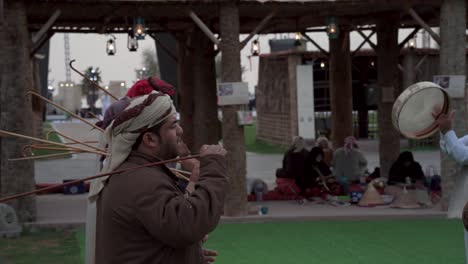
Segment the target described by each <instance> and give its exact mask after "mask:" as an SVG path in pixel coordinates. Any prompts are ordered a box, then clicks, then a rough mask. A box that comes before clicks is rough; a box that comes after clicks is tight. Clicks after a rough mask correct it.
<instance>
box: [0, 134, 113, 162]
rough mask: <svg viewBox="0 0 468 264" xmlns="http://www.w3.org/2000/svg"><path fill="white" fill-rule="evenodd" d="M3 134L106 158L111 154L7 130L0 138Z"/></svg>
mask: <svg viewBox="0 0 468 264" xmlns="http://www.w3.org/2000/svg"><path fill="white" fill-rule="evenodd" d="M2 134H4V135H8V136H14V137H19V138H25V139H30V140H34V141H38V142H43V143H49V144H53V145H56V146H62V147H66V148H71V149H74V150H78V151H84V152H92V153H95V154H99V155H106V156H107V155H109V154H107V153H105V152H101V151H93V150H89V149H84V148H80V147H72V146H67V145H65V144H62V143H58V142H53V141H49V140H45V139H40V138H35V137H30V136H25V135H21V134H16V133H13V132H8V131H5V130H0V136H2Z"/></svg>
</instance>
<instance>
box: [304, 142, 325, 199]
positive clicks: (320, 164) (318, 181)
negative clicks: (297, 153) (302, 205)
mask: <svg viewBox="0 0 468 264" xmlns="http://www.w3.org/2000/svg"><path fill="white" fill-rule="evenodd" d="M323 157H324V153H323V150H322V149H321V148H319V147H314V148H312V150H311V151H310V153H309V155H307V157H306V159H305V164H304V174H302V175H300V176H299V177H297V178H296V185H297V186H298V187H299V189H300V190H301V191H300V195H301V196H302V197H304V198H307V196H308V195H307V189H312V188H315V189H317V190H321V191H324V190H323V189H322V188H327V187H326V182H327V178H328V177H329V176H331V171H330V168H329V167H328V165H327V164H326V163H325V162H324V161H323ZM319 194H320V191H319V193H315V194H314V195H319Z"/></svg>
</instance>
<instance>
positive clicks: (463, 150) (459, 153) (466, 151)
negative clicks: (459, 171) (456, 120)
mask: <svg viewBox="0 0 468 264" xmlns="http://www.w3.org/2000/svg"><path fill="white" fill-rule="evenodd" d="M443 138H444V141H445V148H446V150H447V153H449V154H450V155H451V156H452V158H453V159H454V160H455V161H456V162H457V163H459V164H461V165H467V164H468V146H466V145H465V144H463V142H462V141H460V140H458V138H457V136H456V135H455V132H454V131H453V130H450V131H449V132H447V133H445V135H444V136H443ZM464 138H465V137H464Z"/></svg>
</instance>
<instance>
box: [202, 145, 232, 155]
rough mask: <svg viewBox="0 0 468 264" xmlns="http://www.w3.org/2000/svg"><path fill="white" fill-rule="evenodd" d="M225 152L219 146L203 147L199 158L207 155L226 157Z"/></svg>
mask: <svg viewBox="0 0 468 264" xmlns="http://www.w3.org/2000/svg"><path fill="white" fill-rule="evenodd" d="M226 153H227V151H226V150H225V149H224V148H223V147H222V146H220V145H203V146H202V147H201V149H200V157H204V156H208V155H220V156H223V157H224V156H226Z"/></svg>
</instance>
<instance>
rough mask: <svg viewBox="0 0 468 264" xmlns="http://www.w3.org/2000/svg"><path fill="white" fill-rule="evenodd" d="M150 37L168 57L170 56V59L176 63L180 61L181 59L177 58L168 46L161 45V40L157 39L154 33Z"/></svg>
mask: <svg viewBox="0 0 468 264" xmlns="http://www.w3.org/2000/svg"><path fill="white" fill-rule="evenodd" d="M149 35H150V37H152V38H153V39H154V41H156V43H157V44H158V45H159V46H160V47H161V48H162V49H163V50H164V51H165V52H166V53H167V55H169V57H171V58H172V59H174V60H175V61H176V62H178V61H179V58H178V57H177V55H175V54H174V53H172V51H171V50H170V49H169V48H168V47H166V45H164V44H163V43H161V41H159V39H158V38H157V37H156V35H155V34H154V33H153V34H149Z"/></svg>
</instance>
